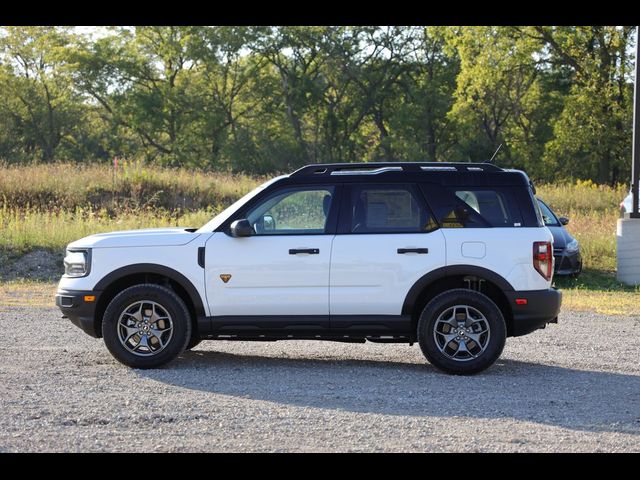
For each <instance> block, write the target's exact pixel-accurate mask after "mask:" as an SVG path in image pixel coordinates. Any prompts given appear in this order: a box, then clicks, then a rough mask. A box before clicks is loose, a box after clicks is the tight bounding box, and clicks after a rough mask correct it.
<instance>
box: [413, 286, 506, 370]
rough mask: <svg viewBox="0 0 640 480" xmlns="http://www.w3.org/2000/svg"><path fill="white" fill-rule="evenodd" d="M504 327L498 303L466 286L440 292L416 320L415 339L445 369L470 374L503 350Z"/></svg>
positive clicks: (435, 362)
mask: <svg viewBox="0 0 640 480" xmlns="http://www.w3.org/2000/svg"><path fill="white" fill-rule="evenodd" d="M506 336H507V329H506V326H505V322H504V317H503V315H502V312H501V311H500V309H499V308H498V306H497V305H496V304H495V303H494V302H493V301H492V300H491V299H490V298H489V297H487V296H486V295H484V294H482V293H480V292H476V291H474V290H467V289H455V290H449V291H447V292H444V293H441V294H440V295H438V296H436V297H435V298H433V300H431V301H430V302H429V303H428V304H427V305H426V306H425V308H424V310H423V311H422V314H421V315H420V320H419V321H418V341H419V343H420V348H421V349H422V353H423V354H424V356H425V357H426V358H427V360H429V362H430V363H431V364H433V365H434V366H436V367H438V368H439V369H441V370H444V371H445V372H448V373H454V374H458V375H470V374H474V373H478V372H480V371H482V370H484V369H486V368H488V367H490V366H491V365H492V364H493V363H494V362H495V361H496V360H497V359H498V358H499V357H500V354H501V353H502V350H503V348H504V344H505V340H506Z"/></svg>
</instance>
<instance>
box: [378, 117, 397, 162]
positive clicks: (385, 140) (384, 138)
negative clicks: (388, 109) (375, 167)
mask: <svg viewBox="0 0 640 480" xmlns="http://www.w3.org/2000/svg"><path fill="white" fill-rule="evenodd" d="M373 119H374V122H375V124H376V127H378V132H379V133H380V148H381V149H382V152H383V155H384V157H385V158H384V160H386V161H392V160H393V153H392V151H391V145H390V144H389V140H390V139H389V132H388V131H387V128H386V127H385V126H384V117H383V115H382V108H378V109H376V110H375V111H374V113H373Z"/></svg>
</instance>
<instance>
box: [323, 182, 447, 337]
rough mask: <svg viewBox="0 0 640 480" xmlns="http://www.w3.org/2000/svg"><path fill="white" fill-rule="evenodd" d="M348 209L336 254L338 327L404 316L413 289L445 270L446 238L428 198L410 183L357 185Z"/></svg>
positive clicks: (333, 292) (333, 288)
mask: <svg viewBox="0 0 640 480" xmlns="http://www.w3.org/2000/svg"><path fill="white" fill-rule="evenodd" d="M343 204H344V205H343V208H342V209H341V212H340V225H339V229H338V235H336V237H335V239H334V241H333V250H332V255H331V274H330V301H329V304H330V312H331V326H332V328H340V327H342V328H354V327H356V326H357V325H365V324H368V323H371V320H372V319H373V318H374V317H373V316H399V315H401V312H402V305H403V303H404V300H405V297H406V296H407V293H408V292H409V289H410V288H411V287H412V286H413V284H414V283H415V282H416V281H417V280H418V279H419V278H420V277H422V276H423V275H425V274H426V273H428V272H430V271H431V270H433V269H435V268H439V267H442V266H444V265H445V257H446V255H445V240H444V236H443V235H442V232H441V231H440V229H439V228H438V225H437V224H436V223H435V221H434V219H433V216H432V215H431V213H430V211H429V209H428V207H427V206H426V204H425V201H424V198H423V196H422V193H421V192H420V190H419V189H418V188H417V186H416V185H414V184H410V183H407V184H373V183H372V184H352V185H348V186H345V191H344V194H343ZM357 316H363V317H362V318H359V317H357ZM379 320H380V319H379ZM398 321H401V320H400V319H398Z"/></svg>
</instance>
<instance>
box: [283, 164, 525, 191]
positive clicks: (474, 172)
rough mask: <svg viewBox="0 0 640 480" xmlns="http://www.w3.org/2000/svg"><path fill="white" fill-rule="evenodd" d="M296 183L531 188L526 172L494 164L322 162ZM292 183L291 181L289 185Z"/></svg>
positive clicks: (294, 178) (303, 171)
mask: <svg viewBox="0 0 640 480" xmlns="http://www.w3.org/2000/svg"><path fill="white" fill-rule="evenodd" d="M288 179H289V181H291V182H295V183H325V182H327V181H328V180H329V181H330V182H331V183H360V182H381V181H382V182H407V181H419V182H429V183H439V184H442V185H476V186H491V185H529V179H528V178H527V176H526V175H525V174H524V172H520V171H514V170H505V169H502V168H500V167H498V166H496V165H493V164H491V163H459V162H455V163H454V162H370V163H319V164H314V165H307V166H304V167H302V168H300V169H298V170H296V171H295V172H293V173H291V174H290V175H289V177H288ZM287 183H289V182H287Z"/></svg>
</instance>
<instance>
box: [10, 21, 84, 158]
mask: <svg viewBox="0 0 640 480" xmlns="http://www.w3.org/2000/svg"><path fill="white" fill-rule="evenodd" d="M73 41H74V35H73V34H71V33H70V31H69V28H63V27H3V28H2V30H1V31H0V92H1V93H0V111H1V112H2V113H3V115H2V116H3V124H4V128H3V129H2V133H0V152H1V154H2V156H3V157H4V158H5V159H6V160H8V161H14V160H16V159H40V160H42V161H47V162H48V161H53V160H54V159H55V158H56V153H57V152H58V151H59V150H60V149H61V148H62V149H65V148H66V149H67V150H68V151H70V152H71V155H72V152H73V151H74V150H77V143H78V142H77V138H76V135H75V134H76V133H77V131H78V130H81V126H82V124H83V122H84V119H85V113H86V110H85V107H84V105H83V104H82V99H81V97H80V95H79V94H78V93H77V92H76V91H75V90H74V89H73V86H72V82H71V81H70V78H69V73H68V71H67V70H65V68H64V65H65V63H66V56H65V53H66V47H67V46H68V45H69V44H70V43H72V42H73ZM63 156H64V155H63Z"/></svg>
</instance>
